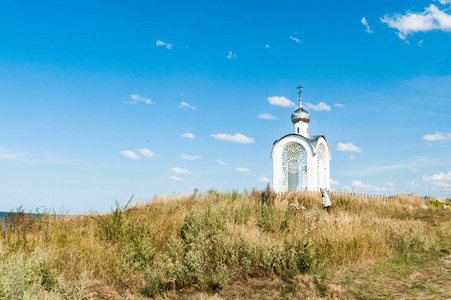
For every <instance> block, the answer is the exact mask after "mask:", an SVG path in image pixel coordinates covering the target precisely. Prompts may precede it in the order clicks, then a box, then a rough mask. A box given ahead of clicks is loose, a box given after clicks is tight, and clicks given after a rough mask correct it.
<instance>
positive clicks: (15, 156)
mask: <svg viewBox="0 0 451 300" xmlns="http://www.w3.org/2000/svg"><path fill="white" fill-rule="evenodd" d="M29 154H30V153H29V152H26V151H22V152H16V151H11V150H9V149H8V148H5V147H1V146H0V159H2V160H17V161H25V160H26V157H27V156H28V155H29Z"/></svg>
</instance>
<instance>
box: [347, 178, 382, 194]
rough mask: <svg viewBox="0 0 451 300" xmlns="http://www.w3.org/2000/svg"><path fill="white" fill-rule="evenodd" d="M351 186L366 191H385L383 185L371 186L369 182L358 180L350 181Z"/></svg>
mask: <svg viewBox="0 0 451 300" xmlns="http://www.w3.org/2000/svg"><path fill="white" fill-rule="evenodd" d="M352 187H353V188H356V189H361V190H364V191H368V192H377V193H382V192H387V189H386V188H384V187H377V186H373V185H371V184H364V183H362V182H361V181H358V180H354V181H353V182H352Z"/></svg>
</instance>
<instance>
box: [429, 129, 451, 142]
mask: <svg viewBox="0 0 451 300" xmlns="http://www.w3.org/2000/svg"><path fill="white" fill-rule="evenodd" d="M423 140H425V141H447V140H451V132H448V133H442V132H438V131H436V132H435V133H434V134H425V135H423Z"/></svg>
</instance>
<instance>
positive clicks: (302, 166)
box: [282, 143, 307, 191]
mask: <svg viewBox="0 0 451 300" xmlns="http://www.w3.org/2000/svg"><path fill="white" fill-rule="evenodd" d="M282 174H283V175H282V176H283V190H284V191H305V190H307V153H306V151H305V149H304V147H302V145H300V144H298V143H289V144H287V145H286V146H285V147H284V149H283V153H282Z"/></svg>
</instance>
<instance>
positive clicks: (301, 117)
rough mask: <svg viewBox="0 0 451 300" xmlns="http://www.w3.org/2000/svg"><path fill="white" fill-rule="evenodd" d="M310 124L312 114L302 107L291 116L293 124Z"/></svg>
mask: <svg viewBox="0 0 451 300" xmlns="http://www.w3.org/2000/svg"><path fill="white" fill-rule="evenodd" d="M301 121H302V122H305V123H310V114H309V113H308V111H306V110H305V109H303V108H302V107H298V109H296V110H295V111H294V112H293V114H292V115H291V122H292V123H293V124H296V123H297V122H301Z"/></svg>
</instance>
